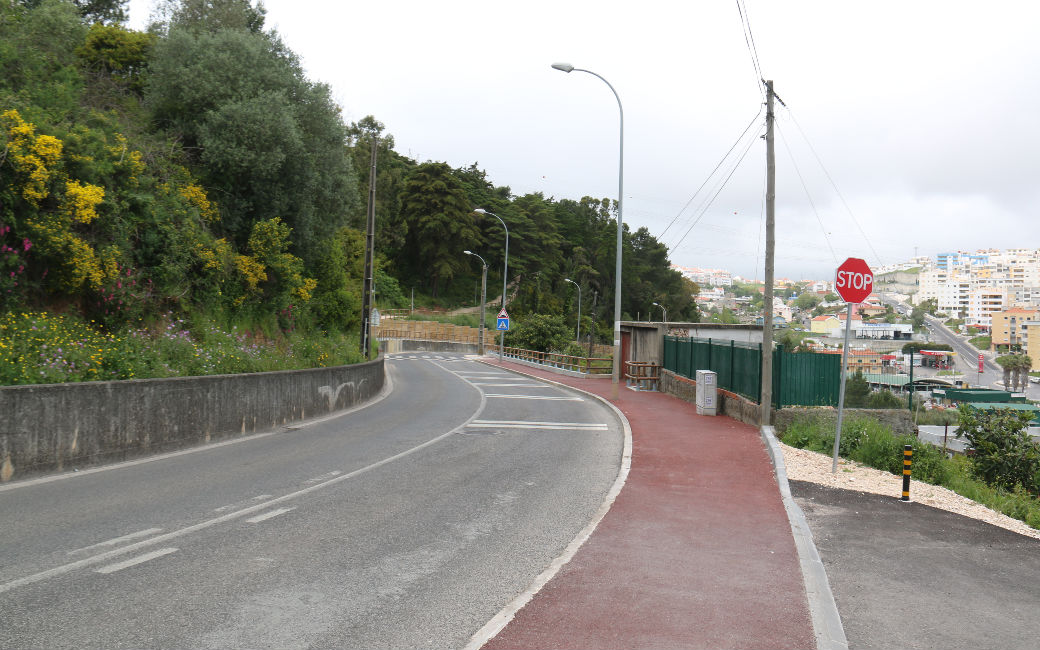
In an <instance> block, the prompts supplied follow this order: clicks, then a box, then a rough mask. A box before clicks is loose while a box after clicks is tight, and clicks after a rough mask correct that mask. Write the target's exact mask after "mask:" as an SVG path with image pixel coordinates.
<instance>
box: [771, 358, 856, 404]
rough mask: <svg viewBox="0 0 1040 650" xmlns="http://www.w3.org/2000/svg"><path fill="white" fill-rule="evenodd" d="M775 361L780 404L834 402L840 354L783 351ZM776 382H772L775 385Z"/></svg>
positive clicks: (838, 381) (839, 374)
mask: <svg viewBox="0 0 1040 650" xmlns="http://www.w3.org/2000/svg"><path fill="white" fill-rule="evenodd" d="M775 358H776V359H777V360H776V361H774V365H779V366H780V367H781V369H782V372H781V374H780V377H779V390H777V393H778V394H779V396H780V397H779V400H778V401H779V402H780V403H781V404H782V405H783V406H837V405H838V391H839V390H840V388H841V357H840V356H839V355H836V354H814V353H812V352H800V353H792V352H783V351H781V352H780V353H779V354H778V355H777V357H775ZM775 385H776V384H775V383H774V386H775Z"/></svg>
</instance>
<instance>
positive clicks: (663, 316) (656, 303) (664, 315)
mask: <svg viewBox="0 0 1040 650" xmlns="http://www.w3.org/2000/svg"><path fill="white" fill-rule="evenodd" d="M653 305H654V307H660V308H661V318H663V319H664V322H666V323H667V322H668V310H667V309H665V308H664V305H662V304H661V303H659V302H655V303H653Z"/></svg>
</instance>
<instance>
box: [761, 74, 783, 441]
mask: <svg viewBox="0 0 1040 650" xmlns="http://www.w3.org/2000/svg"><path fill="white" fill-rule="evenodd" d="M763 83H764V84H765V86H766V277H765V288H764V291H763V295H762V389H761V396H762V403H761V408H762V412H761V416H760V417H759V424H760V425H761V426H768V425H769V424H770V421H771V419H772V418H771V416H772V409H773V258H774V253H775V250H776V237H775V230H776V156H775V155H774V151H773V97H774V96H775V94H774V93H773V81H772V80H769V81H765V80H763ZM778 99H779V98H778ZM780 103H781V104H783V102H782V101H781V102H780Z"/></svg>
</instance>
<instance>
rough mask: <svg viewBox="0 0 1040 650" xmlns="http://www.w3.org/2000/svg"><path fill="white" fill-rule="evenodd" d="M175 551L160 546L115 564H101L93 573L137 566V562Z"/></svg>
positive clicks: (174, 551)
mask: <svg viewBox="0 0 1040 650" xmlns="http://www.w3.org/2000/svg"><path fill="white" fill-rule="evenodd" d="M176 552H177V549H175V548H160V549H159V550H156V551H152V552H151V553H145V554H144V555H138V556H137V557H132V558H130V559H129V560H123V561H122V562H116V563H115V564H109V565H108V566H103V567H101V568H100V569H94V573H115V572H116V571H122V570H123V569H127V568H129V567H132V566H137V565H138V564H143V563H145V562H148V561H149V560H154V559H155V558H158V557H162V556H164V555H169V554H170V553H176Z"/></svg>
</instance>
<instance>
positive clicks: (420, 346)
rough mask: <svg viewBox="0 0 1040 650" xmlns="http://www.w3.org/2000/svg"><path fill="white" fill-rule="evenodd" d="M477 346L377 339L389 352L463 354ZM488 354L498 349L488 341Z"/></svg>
mask: <svg viewBox="0 0 1040 650" xmlns="http://www.w3.org/2000/svg"><path fill="white" fill-rule="evenodd" d="M479 347H480V346H478V345H477V344H476V343H456V342H453V341H413V340H408V339H388V340H385V341H384V340H381V341H379V349H380V350H382V351H383V352H385V353H387V354H390V353H393V352H462V353H464V354H476V353H477V349H478V348H479ZM484 347H485V349H486V350H487V351H488V353H489V354H490V353H491V352H493V351H494V350H498V346H494V350H492V346H491V343H490V339H489V343H488V344H487V345H485V346H484Z"/></svg>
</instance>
